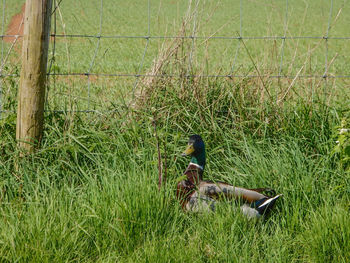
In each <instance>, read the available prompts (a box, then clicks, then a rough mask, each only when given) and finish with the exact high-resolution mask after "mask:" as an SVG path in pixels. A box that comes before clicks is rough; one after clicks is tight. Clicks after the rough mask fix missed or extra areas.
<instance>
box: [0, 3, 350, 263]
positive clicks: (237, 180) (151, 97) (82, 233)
mask: <svg viewBox="0 0 350 263" xmlns="http://www.w3.org/2000/svg"><path fill="white" fill-rule="evenodd" d="M4 2H5V17H4V27H3V31H4V32H5V33H6V32H7V30H8V29H7V28H8V26H9V25H10V24H11V19H12V17H13V16H14V15H16V14H18V13H19V12H21V8H22V6H23V3H24V1H19V0H6V1H4ZM56 2H60V1H56ZM241 3H242V6H241V5H240V4H241ZM331 3H332V1H316V0H314V1H299V0H296V1H288V8H287V12H286V1H265V0H264V1H239V0H235V1H170V0H169V1H168V0H167V1H159V0H157V1H154V0H150V1H149V2H148V1H114V0H103V8H102V17H101V1H100V0H88V1H87V0H74V1H73V0H69V1H68V0H63V1H62V2H61V4H60V6H59V8H57V9H56V13H55V15H53V17H52V27H51V29H52V33H54V32H55V33H56V34H57V35H59V36H57V37H56V38H53V37H52V38H51V42H50V55H49V68H50V73H54V74H62V75H59V76H49V78H48V81H49V82H48V83H49V84H48V103H47V105H46V109H47V111H46V112H45V129H44V137H43V141H42V147H41V148H40V149H39V150H38V151H37V152H36V153H35V154H33V155H30V156H27V157H25V158H19V150H18V149H17V147H16V140H15V129H16V127H15V123H16V115H15V111H16V107H17V106H16V105H17V102H16V96H17V89H18V85H19V77H18V76H17V75H18V74H19V72H20V67H21V58H20V50H21V40H20V38H19V39H18V40H17V42H16V44H15V45H13V43H14V42H13V41H14V39H12V40H11V39H6V41H3V42H2V47H3V58H5V57H7V60H6V63H4V67H3V69H2V73H3V74H10V75H11V76H5V77H3V78H2V79H1V81H2V86H1V105H2V109H3V110H7V111H9V112H4V113H2V114H1V119H0V167H1V169H0V219H1V220H0V260H1V261H3V262H349V260H350V224H349V222H350V221H349V218H350V215H349V208H350V173H349V169H348V168H347V167H346V166H345V165H344V163H343V162H342V160H343V159H342V158H344V156H342V155H341V153H336V152H335V147H336V145H337V143H336V141H337V140H339V127H340V123H341V121H342V120H346V118H347V119H348V120H349V118H350V117H349V110H350V109H349V94H350V93H349V86H350V78H332V77H330V78H327V79H323V78H319V77H312V78H304V77H303V78H301V77H300V78H296V79H294V78H293V76H295V75H299V76H309V75H316V76H322V75H323V74H324V73H325V63H326V55H327V65H328V67H327V75H330V76H333V77H334V76H340V75H341V76H347V75H350V66H349V62H350V55H349V54H350V52H349V51H350V45H349V41H350V40H349V39H348V38H349V37H350V33H349V29H348V28H349V27H348V21H350V20H349V19H350V3H348V1H333V6H332V9H331ZM0 6H1V4H0ZM330 10H331V11H332V12H330ZM330 14H331V18H330ZM101 18H102V19H101ZM101 22H102V23H101ZM327 32H328V37H330V38H337V39H328V40H327V46H326V40H325V39H323V38H322V37H324V36H326V35H327ZM77 35H79V37H78V36H77ZM99 35H101V36H103V37H101V38H100V39H99V38H97V37H96V36H99ZM184 35H185V36H192V35H196V36H199V37H200V38H197V39H191V38H184V39H182V38H181V37H182V36H184ZM240 35H241V36H242V37H243V38H244V37H248V38H249V37H250V38H251V39H243V40H238V39H226V38H227V37H238V36H240ZM83 36H88V37H83ZM120 36H123V37H120ZM124 36H128V38H124ZM140 36H141V37H140ZM147 36H151V38H150V39H147V38H146V37H147ZM155 36H157V37H158V38H157V37H155ZM175 36H177V37H180V38H175V39H174V38H171V37H175ZM266 36H286V39H285V40H283V39H281V38H277V39H271V38H269V39H253V38H255V37H266ZM296 36H305V37H310V38H305V39H300V38H294V39H291V38H290V37H296ZM208 37H217V38H215V39H207V38H208ZM313 37H321V39H319V38H313ZM97 47H98V48H97ZM146 47H147V48H146ZM237 50H238V51H237ZM9 51H11V52H10V53H9ZM145 51H146V52H145ZM282 53H283V59H282ZM6 54H9V55H8V56H6ZM236 54H237V55H236ZM71 73H73V74H76V75H73V76H71V75H69V74H71ZM80 73H81V74H80ZM86 73H88V74H87V75H86ZM154 73H156V74H160V75H170V77H155V78H152V77H150V76H146V77H145V76H142V75H148V74H150V75H152V74H154ZM89 74H90V75H89ZM109 74H113V75H116V76H108V75H109ZM133 75H141V76H139V77H135V76H133ZM188 75H192V76H188ZM200 75H211V77H200ZM215 75H220V76H219V77H215ZM226 75H240V76H248V77H229V76H227V77H226ZM249 75H254V76H257V77H254V78H251V77H249ZM278 75H281V76H282V77H281V78H275V77H274V78H270V77H269V76H278ZM283 76H291V77H289V78H283ZM54 110H57V111H54ZM62 110H63V112H62ZM71 110H73V111H71ZM76 110H82V111H86V110H87V111H88V112H76ZM12 111H14V112H12ZM90 111H93V112H90ZM153 121H155V122H153ZM153 123H155V124H156V129H157V134H158V137H159V145H160V146H159V147H160V148H159V150H160V152H161V156H162V160H161V161H162V162H163V165H166V167H167V182H166V185H165V186H163V187H162V189H161V190H160V191H159V190H158V187H157V182H158V168H157V167H158V161H159V160H158V157H157V156H158V149H157V140H156V138H155V135H154V126H153ZM194 133H197V134H200V135H202V137H203V138H204V140H205V142H206V151H207V156H208V157H207V161H208V163H207V165H206V171H205V174H204V178H205V179H208V180H214V181H215V180H216V181H225V182H228V183H231V184H234V185H237V186H242V187H247V188H256V187H271V188H273V189H275V190H276V192H277V193H282V194H283V198H281V199H280V200H278V202H277V205H276V208H275V210H274V211H273V213H272V214H271V215H270V216H269V217H268V218H266V219H264V220H260V221H251V220H247V219H246V218H245V217H244V216H242V215H241V213H240V211H239V206H238V205H237V204H235V203H234V202H230V201H227V200H226V201H223V202H222V203H221V204H220V206H219V207H218V209H217V211H216V212H215V213H198V214H197V213H186V212H184V211H182V210H181V208H180V205H179V202H178V200H176V198H175V189H176V184H177V182H178V180H179V178H180V177H181V176H182V173H183V171H184V169H185V167H186V165H187V163H188V162H189V160H188V159H186V158H184V157H181V156H180V154H181V152H182V151H183V149H184V147H185V145H186V143H187V139H188V136H189V135H190V134H194Z"/></svg>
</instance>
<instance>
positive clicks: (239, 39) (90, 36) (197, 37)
mask: <svg viewBox="0 0 350 263" xmlns="http://www.w3.org/2000/svg"><path fill="white" fill-rule="evenodd" d="M62 2H63V0H54V9H53V11H52V15H53V16H54V23H53V26H54V28H53V32H52V33H51V38H52V39H53V42H52V51H51V52H52V53H51V54H52V55H51V56H52V57H51V58H50V59H51V60H50V63H49V66H48V73H47V76H48V78H51V77H53V78H55V77H58V76H73V77H74V76H83V77H84V76H85V77H86V78H87V93H88V95H87V101H88V102H87V107H88V109H86V110H74V112H86V113H90V112H95V113H96V112H113V111H96V110H92V109H90V107H91V105H90V104H91V92H90V89H91V79H90V77H91V76H97V77H118V78H120V77H121V78H123V77H133V78H135V81H134V84H133V86H132V94H133V98H134V94H135V90H136V87H137V85H138V83H139V80H140V78H228V79H236V78H240V79H243V78H270V79H278V80H279V79H293V80H294V79H317V78H320V79H324V80H326V81H327V79H350V75H349V74H339V75H335V74H329V73H328V67H329V65H328V56H329V41H332V40H350V36H330V35H329V33H330V30H331V22H332V13H333V9H334V3H333V0H330V9H329V17H328V23H327V29H326V32H325V34H324V35H321V36H317V35H316V36H303V35H297V36H287V30H288V23H289V19H288V15H289V1H288V0H285V7H284V18H283V35H270V36H244V35H243V16H244V13H243V0H240V5H239V12H240V14H239V34H237V36H218V35H211V36H200V35H198V34H196V30H197V12H198V10H197V9H198V5H199V1H198V0H197V1H196V2H195V4H194V5H195V8H194V13H193V14H194V19H193V28H192V32H191V34H190V35H188V36H187V35H180V36H179V35H152V34H151V3H150V0H148V2H147V34H146V35H108V34H102V24H103V0H100V12H99V30H98V32H97V34H96V35H93V34H65V33H64V34H57V26H56V24H57V21H56V20H57V19H56V12H57V10H58V9H59V6H60V4H61V3H62ZM5 6H6V1H5V0H2V10H3V11H2V30H1V35H0V38H1V39H2V40H4V38H15V39H16V41H17V39H19V38H22V37H23V35H21V34H17V35H11V34H6V33H5ZM59 38H65V39H67V38H88V39H97V43H96V46H95V49H94V53H93V56H92V59H91V61H90V63H89V67H88V69H87V71H86V72H56V69H55V67H53V64H54V63H55V56H56V41H57V40H58V39H59ZM101 39H145V40H146V43H145V46H144V49H143V52H142V55H141V58H140V62H139V63H138V67H137V70H136V73H105V72H100V73H96V72H93V68H94V66H95V62H96V58H97V54H98V51H99V49H100V42H101ZM152 39H174V40H175V39H184V40H185V39H189V40H191V41H192V42H191V49H190V55H189V60H188V70H187V74H183V75H177V74H142V73H141V72H142V69H143V66H144V61H145V57H146V54H147V51H148V48H149V44H150V41H151V40H152ZM302 39H305V40H322V41H324V43H325V54H324V73H323V74H314V75H313V74H306V75H305V74H304V75H302V74H299V73H300V72H298V74H296V75H291V74H283V65H284V53H285V52H284V49H285V45H286V42H287V41H288V40H302ZM196 40H206V41H207V40H214V41H215V40H237V44H236V47H235V52H234V56H233V59H232V63H230V70H229V72H228V73H227V74H191V72H190V68H191V66H192V59H193V57H192V56H193V50H194V46H195V41H196ZM244 40H271V41H275V40H281V41H282V43H281V47H280V59H279V65H278V69H277V71H278V72H277V74H234V72H235V66H236V64H237V60H238V57H239V54H240V49H241V46H242V41H244ZM3 42H4V41H2V47H1V65H3V62H4V43H3ZM243 44H244V42H243ZM10 52H11V50H10ZM331 63H332V62H331ZM5 77H14V78H17V77H19V74H15V73H10V74H3V67H1V70H0V78H1V80H0V114H1V112H11V111H8V110H4V109H3V104H2V101H1V99H2V79H4V78H5ZM55 83H56V81H54V84H53V85H54V88H55V85H56V84H55ZM49 92H50V90H47V91H46V100H45V101H46V108H45V109H46V111H54V112H69V110H65V111H63V110H49V108H48V96H49ZM0 117H1V115H0Z"/></svg>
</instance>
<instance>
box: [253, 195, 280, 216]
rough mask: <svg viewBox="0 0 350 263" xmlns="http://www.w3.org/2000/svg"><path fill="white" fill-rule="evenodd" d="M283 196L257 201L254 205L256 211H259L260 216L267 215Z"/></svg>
mask: <svg viewBox="0 0 350 263" xmlns="http://www.w3.org/2000/svg"><path fill="white" fill-rule="evenodd" d="M281 196H282V194H279V195H276V196H274V197H270V198H263V199H261V200H258V201H256V202H255V203H254V204H252V205H254V207H255V209H256V210H257V211H258V213H259V214H260V215H263V214H267V213H268V212H269V211H270V210H271V209H272V207H273V206H274V205H275V202H276V200H277V199H278V198H280V197H281Z"/></svg>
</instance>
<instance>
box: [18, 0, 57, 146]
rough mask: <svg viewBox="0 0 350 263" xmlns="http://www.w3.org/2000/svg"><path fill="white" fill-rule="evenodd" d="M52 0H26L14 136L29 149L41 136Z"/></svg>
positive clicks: (20, 144)
mask: <svg viewBox="0 0 350 263" xmlns="http://www.w3.org/2000/svg"><path fill="white" fill-rule="evenodd" d="M51 8H52V0H26V8H25V16H24V38H23V47H22V68H21V78H20V86H19V94H18V109H17V129H16V138H17V140H18V145H19V147H20V148H22V149H24V150H26V151H27V152H33V151H34V149H35V147H36V146H37V145H38V143H39V142H40V140H41V138H42V132H43V122H44V101H45V84H46V68H47V56H48V47H49V37H50V26H51Z"/></svg>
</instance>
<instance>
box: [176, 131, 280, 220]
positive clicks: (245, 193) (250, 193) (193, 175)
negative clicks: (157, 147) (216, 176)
mask: <svg viewBox="0 0 350 263" xmlns="http://www.w3.org/2000/svg"><path fill="white" fill-rule="evenodd" d="M182 155H183V156H190V157H191V161H190V163H189V165H188V166H187V168H186V170H185V172H184V177H185V178H184V179H183V180H182V181H180V182H179V183H178V185H177V197H178V199H179V200H180V203H181V205H182V208H183V209H184V210H187V211H200V210H215V204H216V201H217V200H219V199H220V198H222V197H224V198H228V199H236V200H241V201H243V202H242V203H243V205H242V206H241V207H240V208H241V211H242V212H243V214H244V215H246V216H247V217H249V218H258V217H261V216H262V215H266V214H267V213H268V212H269V211H270V210H271V208H272V207H273V206H274V204H275V202H276V200H277V199H278V198H279V197H280V196H281V195H280V194H279V195H276V194H275V191H274V190H272V189H270V188H256V189H246V188H242V187H235V186H233V185H230V184H227V183H224V182H210V181H204V180H203V172H204V168H205V164H206V155H205V145H204V141H203V140H202V138H201V136H199V135H192V136H190V138H189V140H188V145H187V148H186V150H185V151H184V152H183V154H182ZM263 193H266V194H268V195H265V194H263Z"/></svg>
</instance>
